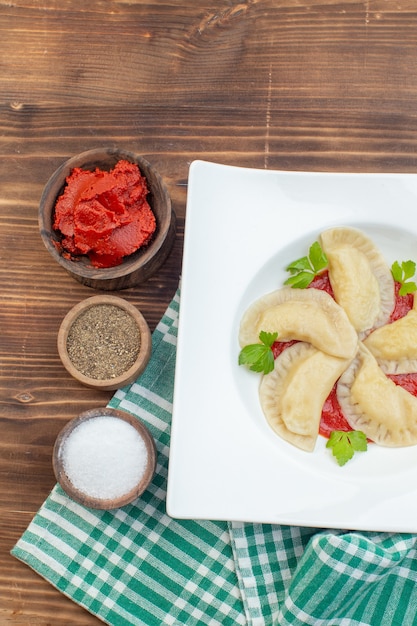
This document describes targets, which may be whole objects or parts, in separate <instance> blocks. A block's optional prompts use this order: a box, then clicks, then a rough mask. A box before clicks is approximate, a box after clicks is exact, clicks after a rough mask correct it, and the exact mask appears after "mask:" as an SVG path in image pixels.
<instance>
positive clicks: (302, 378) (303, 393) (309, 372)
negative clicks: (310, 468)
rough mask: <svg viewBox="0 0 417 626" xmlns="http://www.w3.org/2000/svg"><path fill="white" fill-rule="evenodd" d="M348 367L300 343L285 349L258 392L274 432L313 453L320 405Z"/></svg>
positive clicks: (320, 410) (341, 361)
mask: <svg viewBox="0 0 417 626" xmlns="http://www.w3.org/2000/svg"><path fill="white" fill-rule="evenodd" d="M348 364H349V361H348V360H346V359H340V358H337V357H332V356H329V355H328V354H324V353H323V352H321V351H319V350H316V348H314V347H313V346H311V345H310V344H306V343H302V342H300V343H296V344H294V345H292V346H290V347H289V348H287V349H286V350H284V351H283V352H282V353H281V354H280V355H279V357H277V358H276V359H275V367H274V370H273V371H272V372H270V373H269V374H266V375H265V376H263V378H262V381H261V385H260V389H259V398H260V402H261V406H262V410H263V412H264V415H265V417H266V419H267V421H268V423H269V424H270V426H271V427H272V428H273V429H274V431H275V432H276V433H278V435H280V436H281V437H282V438H283V439H285V440H286V441H288V442H289V443H292V444H293V445H295V446H297V447H298V448H301V449H302V450H306V451H307V452H311V451H312V450H314V446H315V443H316V439H317V436H318V433H319V425H320V419H321V412H322V408H323V404H324V402H325V400H326V398H327V396H328V395H329V393H330V391H331V390H332V387H333V386H334V384H335V382H336V381H337V379H338V378H339V376H340V374H341V373H342V372H343V371H344V370H345V369H346V367H347V365H348Z"/></svg>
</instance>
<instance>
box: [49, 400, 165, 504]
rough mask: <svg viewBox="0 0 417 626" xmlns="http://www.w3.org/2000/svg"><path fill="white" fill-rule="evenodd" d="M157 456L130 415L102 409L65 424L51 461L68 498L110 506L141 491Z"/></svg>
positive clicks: (149, 438) (142, 428)
mask: <svg viewBox="0 0 417 626" xmlns="http://www.w3.org/2000/svg"><path fill="white" fill-rule="evenodd" d="M100 418H101V419H100ZM103 418H104V421H103ZM108 418H113V419H112V420H108ZM130 427H132V428H133V429H134V430H131V429H130ZM77 428H78V429H79V430H78V431H77V432H75V431H76V429H77ZM120 429H122V430H120ZM115 435H116V436H115ZM156 459H157V453H156V446H155V441H154V439H153V437H152V435H151V434H150V432H149V430H148V429H147V427H146V426H145V425H144V424H143V423H142V422H141V421H140V420H139V419H138V418H136V417H134V416H133V415H131V414H130V413H126V412H124V411H120V410H117V409H111V408H107V407H106V408H97V409H91V410H89V411H85V412H84V413H81V415H79V416H78V417H76V418H75V419H73V420H71V421H70V422H68V424H67V425H66V426H65V427H64V428H63V429H62V430H61V432H60V433H59V434H58V437H57V439H56V441H55V445H54V450H53V455H52V465H53V470H54V474H55V477H56V479H57V481H58V483H59V484H60V485H61V487H62V489H63V490H64V491H65V492H66V493H67V495H68V496H69V497H70V498H72V499H73V500H75V501H76V502H78V503H79V504H82V505H83V506H86V507H89V508H93V509H107V510H110V509H116V508H120V507H122V506H125V505H127V504H130V503H131V502H133V500H136V499H137V498H138V497H139V496H140V495H141V494H142V493H143V492H144V491H145V489H146V488H147V487H148V485H149V483H150V482H151V480H152V477H153V475H154V473H155V467H156ZM101 494H103V495H101Z"/></svg>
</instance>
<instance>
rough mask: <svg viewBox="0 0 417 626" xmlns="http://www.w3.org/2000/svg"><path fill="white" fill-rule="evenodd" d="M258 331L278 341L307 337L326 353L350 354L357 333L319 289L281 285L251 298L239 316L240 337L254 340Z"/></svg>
mask: <svg viewBox="0 0 417 626" xmlns="http://www.w3.org/2000/svg"><path fill="white" fill-rule="evenodd" d="M260 331H265V332H277V333H278V339H279V341H290V340H293V339H297V340H299V341H307V342H308V343H311V344H312V345H313V346H315V347H316V348H318V349H319V350H322V351H323V352H325V353H326V354H330V355H332V356H337V357H342V358H353V356H354V355H355V352H356V348H357V344H358V337H357V334H356V332H355V330H354V328H353V327H352V324H351V323H350V322H349V319H348V317H347V315H346V313H345V312H344V310H343V309H342V308H341V307H340V306H339V305H338V304H337V302H335V301H334V300H333V298H332V297H331V296H329V294H327V293H326V292H324V291H321V290H319V289H293V288H291V287H283V288H282V289H278V290H277V291H274V292H272V293H270V294H268V295H266V296H264V297H261V298H260V299H259V300H257V301H256V302H254V303H253V304H252V305H251V306H250V307H249V309H248V310H247V312H246V313H245V315H244V316H243V318H242V322H241V325H240V333H239V341H240V345H241V346H242V347H243V346H245V345H246V344H251V343H255V342H256V341H257V340H258V337H259V333H260Z"/></svg>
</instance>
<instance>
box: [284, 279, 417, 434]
mask: <svg viewBox="0 0 417 626" xmlns="http://www.w3.org/2000/svg"><path fill="white" fill-rule="evenodd" d="M309 287H314V288H315V289H322V290H323V291H326V292H327V293H328V294H330V295H331V296H332V297H334V295H333V290H332V287H331V285H330V280H329V274H328V272H327V270H326V271H325V272H323V273H322V274H319V275H318V276H316V277H315V278H314V280H313V281H312V282H311V283H310V285H309ZM399 288H400V285H399V283H395V295H396V299H395V306H394V310H393V312H392V313H391V317H390V322H394V321H395V320H397V319H400V318H401V317H404V316H405V315H406V314H407V313H408V311H410V310H411V309H412V308H413V300H414V297H413V294H408V295H406V296H400V295H399V294H398V291H399ZM294 343H296V342H295V341H288V342H284V341H281V342H280V341H276V342H275V343H274V344H273V345H272V351H273V353H274V358H276V357H277V356H278V355H279V354H281V352H282V351H283V350H285V348H288V347H289V346H291V345H292V344H294ZM389 378H391V379H392V380H393V381H394V382H395V384H396V385H400V386H401V387H403V388H404V389H406V390H407V391H408V392H409V393H411V394H413V395H414V396H417V374H395V375H389ZM336 387H337V385H334V387H333V389H332V391H331V392H330V394H329V396H328V398H327V400H326V401H325V403H324V405H323V410H322V414H321V422H320V429H319V432H320V434H321V435H323V437H327V438H328V437H330V434H331V432H332V431H333V430H343V431H349V430H352V428H351V426H349V424H348V422H347V420H346V418H345V416H344V415H343V412H342V409H341V408H340V404H339V402H338V400H337V395H336Z"/></svg>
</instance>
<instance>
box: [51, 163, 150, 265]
mask: <svg viewBox="0 0 417 626" xmlns="http://www.w3.org/2000/svg"><path fill="white" fill-rule="evenodd" d="M148 193H149V191H148V187H147V183H146V178H145V177H144V176H142V174H141V172H140V170H139V168H138V166H137V165H136V164H134V163H130V162H129V161H125V160H121V161H119V162H118V163H117V164H116V165H115V166H114V168H113V169H112V170H110V171H109V172H107V171H103V170H100V169H99V168H96V169H95V170H94V171H89V170H83V169H81V168H79V167H76V168H74V169H73V170H72V171H71V173H70V175H69V176H68V177H67V179H66V187H65V189H64V192H63V194H62V195H61V196H60V197H59V198H58V200H57V202H56V205H55V214H54V221H53V229H54V230H55V231H58V232H59V233H60V234H61V235H62V239H61V241H60V244H59V246H58V247H59V249H60V251H61V253H62V255H63V256H67V257H68V258H70V259H72V260H78V259H79V258H80V257H81V256H82V255H87V256H88V258H89V259H90V261H91V264H92V265H93V266H94V267H114V266H116V265H120V264H121V263H122V261H123V258H124V257H126V256H128V255H129V254H132V253H133V252H136V250H138V249H139V248H141V247H142V246H146V244H148V243H149V241H150V239H151V238H152V235H153V233H154V232H155V229H156V220H155V216H154V214H153V212H152V209H151V207H150V206H149V204H148V202H147V199H146V198H147V194H148Z"/></svg>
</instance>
